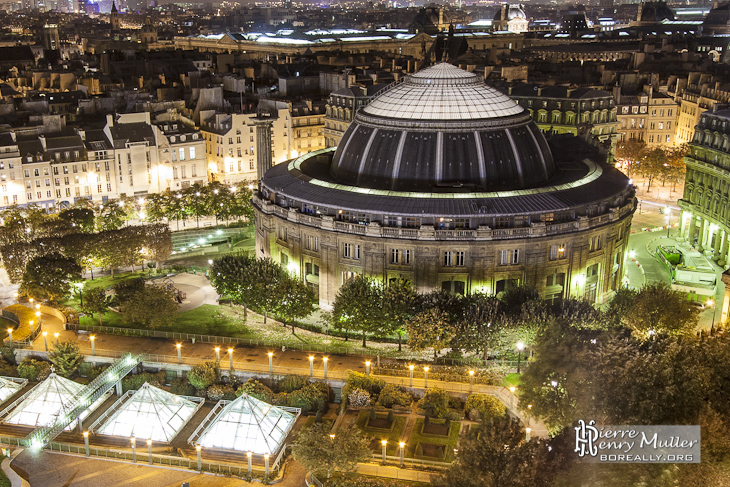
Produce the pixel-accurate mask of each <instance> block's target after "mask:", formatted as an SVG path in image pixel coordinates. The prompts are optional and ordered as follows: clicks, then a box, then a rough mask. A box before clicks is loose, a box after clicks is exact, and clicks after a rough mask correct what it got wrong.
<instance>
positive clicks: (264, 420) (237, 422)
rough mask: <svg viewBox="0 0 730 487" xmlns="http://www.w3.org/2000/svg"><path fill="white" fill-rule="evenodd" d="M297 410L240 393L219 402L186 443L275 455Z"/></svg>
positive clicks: (294, 420)
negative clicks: (231, 399)
mask: <svg viewBox="0 0 730 487" xmlns="http://www.w3.org/2000/svg"><path fill="white" fill-rule="evenodd" d="M221 408H222V409H221ZM219 409H220V412H219V413H218V414H217V415H216V416H215V418H213V415H214V414H215V413H216V411H218V410H219ZM300 413H301V409H298V408H288V407H282V406H272V405H271V404H268V403H265V402H263V401H260V400H258V399H256V398H254V397H251V396H249V395H248V394H242V395H241V396H240V397H239V398H237V399H235V400H234V401H219V402H218V404H217V405H216V407H215V408H214V409H213V410H212V411H211V412H210V414H209V415H208V417H207V418H205V421H203V423H201V425H200V426H199V427H198V430H196V431H195V433H193V435H192V436H191V437H190V439H189V440H188V443H195V444H200V445H202V446H203V447H205V448H220V449H224V450H236V451H243V452H248V451H250V452H253V453H254V454H266V453H268V454H270V455H274V454H275V453H276V452H277V451H278V450H279V448H281V446H282V445H283V444H284V441H285V440H286V437H287V436H288V435H289V432H290V431H291V429H292V427H293V426H294V423H295V422H296V420H297V418H298V417H299V414H300ZM206 425H207V426H206ZM201 429H202V432H201V433H200V434H198V432H199V431H200V430H201Z"/></svg>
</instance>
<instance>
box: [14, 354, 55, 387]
mask: <svg viewBox="0 0 730 487" xmlns="http://www.w3.org/2000/svg"><path fill="white" fill-rule="evenodd" d="M50 373H51V364H49V363H48V362H44V361H42V360H36V359H32V358H24V359H23V360H22V362H20V363H19V364H18V376H20V377H22V378H23V379H28V380H29V381H31V382H35V381H42V380H44V379H45V378H46V377H48V376H49V375H50Z"/></svg>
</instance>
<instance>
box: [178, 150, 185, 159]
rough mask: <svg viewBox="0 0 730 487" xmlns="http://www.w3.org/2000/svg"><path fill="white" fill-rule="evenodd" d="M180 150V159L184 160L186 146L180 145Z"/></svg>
mask: <svg viewBox="0 0 730 487" xmlns="http://www.w3.org/2000/svg"><path fill="white" fill-rule="evenodd" d="M179 152H180V160H181V161H184V160H185V148H184V147H180V149H179Z"/></svg>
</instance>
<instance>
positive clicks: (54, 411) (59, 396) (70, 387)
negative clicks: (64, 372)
mask: <svg viewBox="0 0 730 487" xmlns="http://www.w3.org/2000/svg"><path fill="white" fill-rule="evenodd" d="M84 387H85V386H84V385H83V384H79V383H78V382H74V381H72V380H70V379H66V378H64V377H61V376H59V375H56V374H55V373H51V375H49V376H48V378H46V380H44V381H43V382H41V383H40V384H38V385H37V386H35V387H34V388H33V389H31V390H30V391H28V392H27V393H26V394H25V395H24V396H23V397H22V398H21V399H20V400H19V401H18V404H17V405H13V406H14V407H12V410H11V411H10V413H8V415H7V416H6V417H5V418H4V419H3V422H5V423H8V424H20V425H26V426H33V427H44V426H51V425H53V424H55V423H56V420H57V419H58V418H59V416H62V415H64V414H65V413H66V412H71V409H69V410H68V411H67V409H66V408H68V407H70V408H72V407H73V405H74V404H75V401H74V398H76V397H77V396H78V394H79V393H80V392H81V391H82V390H83V389H84ZM110 394H111V393H107V394H104V395H102V396H101V397H100V398H99V399H97V400H96V402H94V403H93V404H92V405H91V406H89V408H88V409H87V410H86V411H84V412H83V413H81V415H80V416H79V418H80V419H81V420H82V421H83V420H84V418H86V417H87V416H88V415H89V414H91V412H92V411H94V410H95V409H96V408H98V407H99V406H100V405H101V404H102V403H103V402H104V401H105V400H106V398H107V397H109V395H110ZM77 424H78V420H75V421H73V422H72V423H71V424H69V425H68V426H67V427H66V431H71V430H72V429H73V428H74V427H75V426H76V425H77Z"/></svg>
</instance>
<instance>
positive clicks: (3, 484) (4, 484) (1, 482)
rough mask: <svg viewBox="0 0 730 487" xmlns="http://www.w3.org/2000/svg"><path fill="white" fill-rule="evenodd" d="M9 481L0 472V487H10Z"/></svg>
mask: <svg viewBox="0 0 730 487" xmlns="http://www.w3.org/2000/svg"><path fill="white" fill-rule="evenodd" d="M10 485H11V484H10V479H8V477H7V476H6V475H5V474H4V473H3V472H2V471H1V470H0V487H10Z"/></svg>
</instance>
